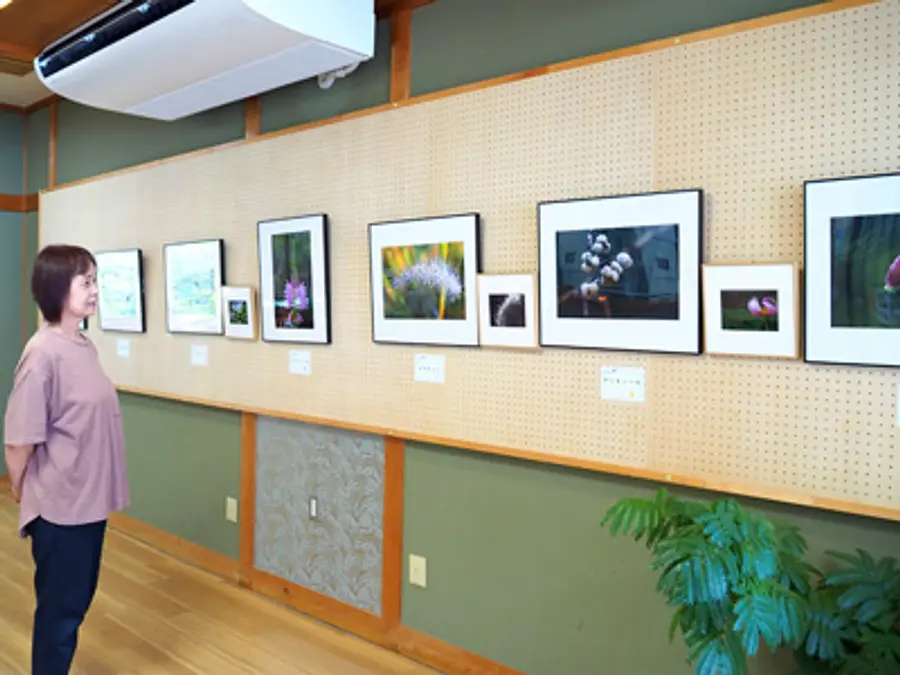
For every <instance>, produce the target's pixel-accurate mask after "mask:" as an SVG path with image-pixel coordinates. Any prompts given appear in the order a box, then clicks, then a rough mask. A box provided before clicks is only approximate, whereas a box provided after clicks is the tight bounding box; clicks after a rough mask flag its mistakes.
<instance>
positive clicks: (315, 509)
mask: <svg viewBox="0 0 900 675" xmlns="http://www.w3.org/2000/svg"><path fill="white" fill-rule="evenodd" d="M309 519H310V520H318V519H319V498H318V497H316V496H315V495H313V496H312V497H310V498H309Z"/></svg>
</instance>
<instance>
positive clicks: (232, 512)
mask: <svg viewBox="0 0 900 675" xmlns="http://www.w3.org/2000/svg"><path fill="white" fill-rule="evenodd" d="M225 520H227V521H230V522H232V523H236V522H237V521H238V503H237V499H235V498H234V497H225Z"/></svg>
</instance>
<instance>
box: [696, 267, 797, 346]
mask: <svg viewBox="0 0 900 675" xmlns="http://www.w3.org/2000/svg"><path fill="white" fill-rule="evenodd" d="M799 274H800V273H799V270H798V268H797V266H796V265H793V264H790V263H786V264H779V263H776V264H761V265H714V264H711V265H704V266H703V315H704V326H705V336H704V337H705V344H706V353H707V354H718V355H725V356H760V357H769V358H780V359H796V358H799V357H800V302H799V298H798V293H799V286H800V284H799Z"/></svg>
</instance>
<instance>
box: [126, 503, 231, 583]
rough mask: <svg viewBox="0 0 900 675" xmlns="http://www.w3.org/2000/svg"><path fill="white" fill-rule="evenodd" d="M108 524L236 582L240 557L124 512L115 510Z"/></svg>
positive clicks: (176, 556)
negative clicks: (211, 547)
mask: <svg viewBox="0 0 900 675" xmlns="http://www.w3.org/2000/svg"><path fill="white" fill-rule="evenodd" d="M109 526H110V527H111V528H112V529H114V530H118V531H119V532H122V533H123V534H127V535H129V536H131V537H134V538H135V539H137V540H138V541H142V542H144V543H145V544H148V545H150V546H152V547H153V548H156V549H159V550H160V551H163V552H164V553H168V554H169V555H171V556H173V557H175V558H179V559H181V560H184V561H185V562H187V563H190V564H192V565H194V566H196V567H199V568H200V569H203V570H206V571H207V572H212V573H213V574H216V575H218V576H220V577H222V578H224V579H227V580H228V581H233V582H235V583H237V580H238V561H237V560H236V559H234V558H229V557H228V556H227V555H222V554H221V553H217V552H215V551H210V550H209V549H208V548H204V547H203V546H200V545H199V544H195V543H193V542H190V541H188V540H187V539H182V538H181V537H176V536H175V535H174V534H169V533H168V532H164V531H163V530H160V529H159V528H156V527H153V526H152V525H148V524H147V523H144V522H141V521H140V520H137V519H135V518H132V517H131V516H126V515H125V514H123V513H114V514H112V516H110V519H109Z"/></svg>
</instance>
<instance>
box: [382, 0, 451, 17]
mask: <svg viewBox="0 0 900 675" xmlns="http://www.w3.org/2000/svg"><path fill="white" fill-rule="evenodd" d="M433 2H437V0H379V1H378V2H376V3H375V15H376V16H377V17H378V19H389V18H391V17H392V16H394V14H397V13H398V12H404V11H412V10H414V9H418V8H419V7H424V6H425V5H430V4H431V3H433Z"/></svg>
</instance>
